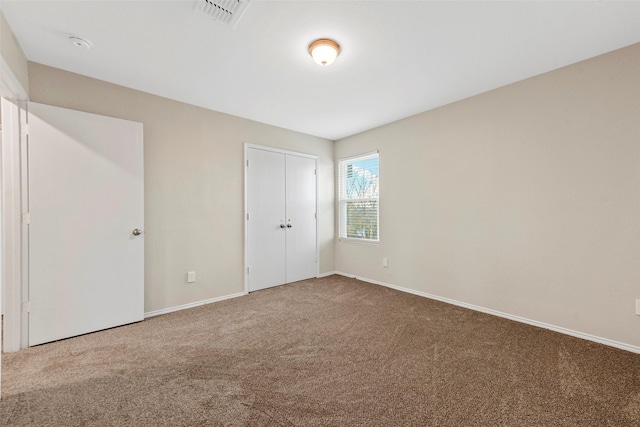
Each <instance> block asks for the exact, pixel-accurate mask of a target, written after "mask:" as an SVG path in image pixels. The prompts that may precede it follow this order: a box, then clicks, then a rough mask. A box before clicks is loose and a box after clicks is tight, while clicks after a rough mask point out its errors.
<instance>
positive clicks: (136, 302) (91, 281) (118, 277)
mask: <svg viewBox="0 0 640 427" xmlns="http://www.w3.org/2000/svg"><path fill="white" fill-rule="evenodd" d="M143 179H144V177H143V139H142V124H141V123H136V122H131V121H127V120H120V119H115V118H112V117H104V116H98V115H95V114H89V113H83V112H79V111H73V110H67V109H63V108H58V107H52V106H48V105H42V104H36V103H30V104H29V210H30V226H29V293H30V295H29V298H30V313H29V345H36V344H41V343H45V342H50V341H54V340H58V339H62V338H67V337H71V336H75V335H80V334H84V333H88V332H93V331H97V330H101V329H106V328H110V327H114V326H118V325H123V324H126V323H131V322H136V321H140V320H142V319H143V316H144V239H143V235H142V234H137V232H134V230H136V229H137V230H140V231H141V230H143V226H144V225H143V221H144V187H143Z"/></svg>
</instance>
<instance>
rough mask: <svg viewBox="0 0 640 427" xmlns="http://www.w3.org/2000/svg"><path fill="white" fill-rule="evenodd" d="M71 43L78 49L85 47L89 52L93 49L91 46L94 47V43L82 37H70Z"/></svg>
mask: <svg viewBox="0 0 640 427" xmlns="http://www.w3.org/2000/svg"><path fill="white" fill-rule="evenodd" d="M69 41H70V42H71V43H72V44H73V45H74V46H77V47H83V48H85V49H87V50H89V49H91V46H93V43H91V42H90V41H89V40H86V39H83V38H81V37H76V36H69Z"/></svg>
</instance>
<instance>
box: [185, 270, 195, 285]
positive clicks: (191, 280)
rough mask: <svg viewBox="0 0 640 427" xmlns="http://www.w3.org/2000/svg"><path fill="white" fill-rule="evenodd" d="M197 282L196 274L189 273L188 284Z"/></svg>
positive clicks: (193, 272)
mask: <svg viewBox="0 0 640 427" xmlns="http://www.w3.org/2000/svg"><path fill="white" fill-rule="evenodd" d="M195 281H196V272H195V271H189V272H187V283H193V282H195Z"/></svg>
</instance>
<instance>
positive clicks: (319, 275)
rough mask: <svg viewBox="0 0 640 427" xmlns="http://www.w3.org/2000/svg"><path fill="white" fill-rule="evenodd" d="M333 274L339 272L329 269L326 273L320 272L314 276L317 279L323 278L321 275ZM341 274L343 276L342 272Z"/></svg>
mask: <svg viewBox="0 0 640 427" xmlns="http://www.w3.org/2000/svg"><path fill="white" fill-rule="evenodd" d="M334 274H340V273H338V272H337V271H329V272H328V273H320V274H318V275H317V276H316V278H317V279H320V278H323V277H328V276H333V275H334ZM340 275H341V276H344V274H340Z"/></svg>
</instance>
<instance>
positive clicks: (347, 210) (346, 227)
mask: <svg viewBox="0 0 640 427" xmlns="http://www.w3.org/2000/svg"><path fill="white" fill-rule="evenodd" d="M338 168H339V172H338V173H339V178H338V182H339V186H340V189H339V204H340V238H341V239H355V240H360V241H364V242H378V240H379V234H378V224H379V221H378V211H379V202H378V199H379V196H380V188H379V167H378V153H377V152H376V153H371V154H365V155H362V156H358V157H351V158H348V159H342V160H340V163H339V165H338Z"/></svg>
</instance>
